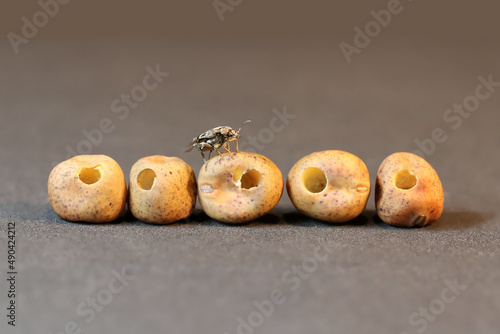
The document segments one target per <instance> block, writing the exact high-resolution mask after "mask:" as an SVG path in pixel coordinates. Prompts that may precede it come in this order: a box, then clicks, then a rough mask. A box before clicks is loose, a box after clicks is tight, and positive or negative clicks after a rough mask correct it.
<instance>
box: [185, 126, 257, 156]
mask: <svg viewBox="0 0 500 334" xmlns="http://www.w3.org/2000/svg"><path fill="white" fill-rule="evenodd" d="M249 122H250V120H248V121H245V122H244V123H243V124H242V125H241V126H240V128H239V129H238V131H235V130H233V128H231V127H230V126H226V125H223V126H217V127H215V128H212V129H210V130H208V131H205V132H203V133H202V134H200V135H199V136H198V137H195V138H193V140H192V141H191V143H190V144H189V145H188V146H186V149H185V152H190V151H191V150H192V149H193V148H197V149H198V151H200V153H201V156H202V157H203V160H205V162H206V161H207V160H206V159H205V154H204V153H203V152H206V151H209V154H208V159H210V156H211V155H212V152H213V151H214V150H215V151H216V152H217V153H219V155H220V154H221V153H220V152H219V148H221V147H222V148H223V149H224V150H226V152H228V153H229V152H231V151H230V149H229V142H232V141H236V151H238V152H239V149H238V139H239V138H240V134H239V133H240V131H241V128H242V127H243V125H245V124H246V123H249Z"/></svg>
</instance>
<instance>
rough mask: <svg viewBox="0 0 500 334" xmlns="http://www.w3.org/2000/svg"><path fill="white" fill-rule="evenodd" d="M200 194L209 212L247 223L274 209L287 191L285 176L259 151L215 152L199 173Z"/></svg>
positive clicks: (222, 219)
mask: <svg viewBox="0 0 500 334" xmlns="http://www.w3.org/2000/svg"><path fill="white" fill-rule="evenodd" d="M198 185H199V186H198V190H199V191H198V196H199V198H200V203H201V206H202V207H203V210H204V211H205V213H206V214H207V215H208V216H210V217H211V218H213V219H216V220H219V221H221V222H225V223H245V222H248V221H251V220H254V219H256V218H259V217H261V216H263V215H265V214H266V213H268V212H269V211H271V210H272V209H273V208H274V207H275V206H276V204H277V203H278V201H279V200H280V198H281V195H282V194H283V176H282V174H281V172H280V170H279V169H278V167H276V165H275V164H274V163H273V162H272V161H271V160H269V159H268V158H266V157H265V156H263V155H260V154H257V153H248V152H237V153H224V154H222V156H215V157H213V158H212V159H210V160H209V161H208V162H207V165H206V166H205V165H203V166H202V167H201V169H200V173H199V175H198Z"/></svg>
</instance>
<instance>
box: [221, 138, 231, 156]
mask: <svg viewBox="0 0 500 334" xmlns="http://www.w3.org/2000/svg"><path fill="white" fill-rule="evenodd" d="M222 148H223V149H225V150H226V152H227V153H231V150H230V149H229V148H230V147H229V142H228V141H227V142H225V143H224V145H222Z"/></svg>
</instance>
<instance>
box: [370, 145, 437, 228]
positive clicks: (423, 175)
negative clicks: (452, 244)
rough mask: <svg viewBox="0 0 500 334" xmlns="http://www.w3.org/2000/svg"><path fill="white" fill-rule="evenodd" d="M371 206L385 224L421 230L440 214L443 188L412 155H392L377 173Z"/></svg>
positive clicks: (420, 161) (427, 167)
mask: <svg viewBox="0 0 500 334" xmlns="http://www.w3.org/2000/svg"><path fill="white" fill-rule="evenodd" d="M375 205H376V208H377V214H378V216H379V217H380V219H382V221H384V222H385V223H387V224H390V225H393V226H404V227H414V226H425V225H428V224H430V223H432V222H434V221H436V220H438V219H439V217H440V216H441V214H442V212H443V207H444V193H443V186H442V184H441V181H440V180H439V176H438V174H437V173H436V171H435V170H434V168H432V166H431V165H430V164H429V163H428V162H427V161H425V160H424V159H422V158H421V157H419V156H418V155H415V154H412V153H406V152H400V153H394V154H392V155H390V156H388V157H387V158H386V159H385V160H384V161H383V162H382V164H381V165H380V168H379V170H378V173H377V183H376V186H375Z"/></svg>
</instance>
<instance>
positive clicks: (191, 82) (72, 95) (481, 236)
mask: <svg viewBox="0 0 500 334" xmlns="http://www.w3.org/2000/svg"><path fill="white" fill-rule="evenodd" d="M499 10H500V4H499V3H498V2H497V1H493V0H491V1H487V0H479V1H474V2H472V1H451V0H444V1H439V2H435V1H434V2H433V1H425V0H413V1H411V0H402V1H385V0H384V1H379V0H376V1H365V0H363V1H356V2H352V1H319V0H314V1H307V2H306V1H284V0H276V1H259V0H254V1H245V0H216V1H213V0H205V1H184V2H181V1H161V2H160V1H152V0H146V1H116V0H110V1H106V2H102V1H95V0H89V1H78V0H72V1H68V2H67V3H66V2H65V1H63V0H60V1H59V2H58V1H56V0H46V1H44V0H41V1H35V0H28V1H22V2H9V3H7V2H5V3H4V6H3V9H2V10H1V11H0V31H1V33H2V36H3V37H2V39H1V42H0V55H1V58H0V157H1V165H0V166H1V175H0V182H1V183H0V184H1V187H0V209H1V210H0V212H1V217H0V218H1V219H2V222H6V221H13V220H15V221H17V222H18V226H19V227H18V238H19V239H20V240H22V241H21V242H20V247H21V251H20V254H19V262H18V263H19V265H20V266H21V269H20V271H21V275H20V276H21V278H20V279H19V290H20V294H19V298H20V299H19V303H20V305H21V307H20V310H19V326H17V327H16V328H15V329H13V328H11V327H10V326H8V327H5V330H8V331H9V332H15V331H14V330H17V331H18V332H19V333H50V332H53V333H56V332H57V333H59V332H60V331H63V330H64V328H65V325H66V324H67V323H68V322H69V321H75V322H76V323H78V324H79V326H80V327H79V328H80V329H81V330H82V332H103V331H108V332H113V333H114V332H120V333H135V332H137V331H139V330H141V331H145V332H153V331H160V330H161V331H168V332H182V333H199V332H200V331H204V332H210V333H211V332H220V333H224V332H227V333H236V332H237V330H238V325H239V322H238V321H239V320H237V319H238V317H241V318H242V319H244V320H245V321H247V322H248V318H247V316H248V315H249V314H251V312H253V311H255V310H256V307H255V306H254V304H253V301H254V300H263V299H265V298H268V296H269V293H270V291H272V290H273V288H274V287H277V286H280V285H283V284H284V283H283V281H282V275H283V274H284V273H286V272H287V270H290V268H292V266H293V265H300V264H301V263H302V261H303V260H304V259H307V258H309V257H310V256H313V255H312V254H314V249H315V247H316V246H317V245H318V244H319V242H320V241H321V242H322V243H323V244H327V245H329V247H330V249H333V250H334V253H330V258H329V260H328V262H327V263H326V264H323V265H320V266H319V268H318V269H317V270H315V271H314V272H313V273H311V274H310V275H311V277H310V279H309V278H308V279H307V280H302V279H301V281H302V282H303V284H302V287H301V288H300V290H297V291H296V292H295V291H294V292H290V291H289V290H287V291H289V294H288V295H287V302H286V303H285V304H283V306H280V307H276V311H275V312H274V313H273V314H272V315H271V316H269V317H265V321H263V323H262V324H260V325H259V326H251V327H252V328H251V330H252V331H253V332H255V333H265V332H279V333H281V332H287V333H303V332H304V331H305V330H312V331H314V332H324V333H326V332H332V331H333V332H335V333H353V332H355V333H388V332H390V333H416V332H424V331H425V332H427V333H436V332H440V333H445V332H454V333H470V332H476V333H495V330H497V329H498V328H499V326H500V324H499V323H498V319H497V318H498V317H497V315H498V311H499V310H500V288H499V286H500V271H499V269H498V268H500V266H499V264H500V259H499V255H498V237H499V235H500V228H499V221H498V213H499V212H498V210H499V209H498V192H499V191H500V183H499V182H498V177H497V170H498V165H499V162H500V159H499V156H498V144H499V143H500V135H499V131H498V126H499V121H500V116H499V107H500V91H499V90H500V87H499V85H500V84H498V82H500V43H499V36H498V33H499V31H500V21H499V20H498V18H497V16H498V12H499ZM488 81H489V82H490V84H489V85H486V86H485V82H488ZM478 85H482V88H481V92H483V93H486V92H489V93H490V94H488V97H487V98H483V99H479V98H478V97H477V87H478ZM476 102H477V103H476ZM464 103H466V104H467V103H472V104H468V108H469V109H470V111H467V110H469V109H467V110H466V111H465V112H463V111H462V113H459V112H458V111H456V110H457V109H454V106H456V105H457V104H458V105H460V104H464ZM475 103H476V104H475ZM454 110H455V111H454ZM451 117H453V118H451ZM246 119H251V120H252V123H250V124H248V125H246V126H245V127H244V128H243V130H242V132H241V135H242V139H241V140H240V147H241V148H242V149H245V150H249V151H255V152H258V153H260V154H263V155H266V156H267V157H269V158H270V159H271V160H273V161H274V162H275V163H276V164H277V165H278V167H279V168H280V169H281V171H282V173H283V175H284V177H285V178H286V175H287V173H288V171H289V170H290V168H291V167H292V166H293V164H294V163H295V162H296V161H297V160H298V159H300V158H301V157H303V156H304V155H306V154H309V153H311V152H314V151H319V150H325V149H339V150H345V151H348V152H351V153H353V154H355V155H357V156H359V157H360V158H361V159H363V161H365V163H366V164H367V166H368V169H369V171H370V175H371V179H372V185H373V184H374V183H373V182H374V180H375V176H376V172H377V168H378V166H379V164H380V163H381V162H382V160H383V159H384V158H385V157H387V156H388V155H390V154H391V153H394V152H397V151H409V152H414V151H417V150H418V151H419V152H418V153H419V154H420V155H421V156H423V157H425V158H426V159H427V160H428V161H429V162H430V163H431V164H432V165H433V166H434V167H435V169H436V170H437V172H438V173H439V175H440V177H441V180H442V182H443V185H444V189H445V213H444V215H443V217H442V219H441V220H440V222H439V223H437V224H436V225H435V226H431V227H429V228H425V229H419V230H405V229H393V228H390V227H388V226H385V225H383V224H382V223H380V222H378V221H377V220H376V218H375V217H374V211H373V210H374V201H373V191H372V197H371V198H370V200H369V202H368V205H367V210H366V212H365V214H364V215H363V217H364V221H363V223H362V224H361V225H360V224H352V225H351V224H347V225H342V226H331V225H326V224H322V223H320V222H317V221H314V220H311V219H307V218H306V217H304V216H301V215H298V214H296V213H295V209H294V208H293V206H292V205H291V202H290V201H289V199H288V196H287V195H286V192H285V193H284V195H283V198H282V199H281V201H280V203H279V204H278V206H277V207H276V209H275V210H274V211H273V212H272V214H271V215H270V216H269V217H267V218H266V219H264V220H263V221H259V222H255V223H252V224H249V225H246V226H244V227H228V226H226V225H222V224H218V223H217V222H214V221H212V220H209V219H207V218H206V217H205V218H200V219H198V218H195V219H194V221H193V222H192V223H190V224H175V225H172V226H163V227H152V226H149V225H146V224H142V223H140V222H137V221H134V220H133V219H129V220H128V221H125V222H123V223H122V224H108V225H98V226H95V225H85V224H68V223H65V222H64V221H62V220H60V219H59V218H58V217H57V216H56V215H55V214H54V213H53V212H52V210H51V208H50V205H49V203H48V199H47V193H46V183H47V178H48V175H49V173H50V171H51V169H52V167H53V166H54V165H55V164H57V163H59V162H61V161H63V160H65V159H67V158H68V157H69V156H72V155H74V154H89V153H90V154H106V155H109V156H111V157H112V158H114V159H115V160H117V161H118V163H119V164H120V165H121V166H122V168H123V170H124V173H125V175H126V177H127V179H128V173H129V172H130V167H131V166H132V164H133V163H134V162H135V161H137V160H138V159H139V158H141V157H144V156H148V155H153V154H162V155H167V156H179V157H181V158H182V159H184V160H185V161H186V162H188V163H189V164H190V165H191V166H192V167H193V169H194V170H195V171H198V170H199V168H200V167H201V166H202V163H203V160H202V158H201V156H200V155H199V154H198V152H190V153H184V152H183V149H184V147H185V146H186V145H187V144H188V143H189V142H190V141H191V139H192V138H193V137H195V136H197V135H198V134H200V133H201V132H203V131H206V130H207V129H209V128H212V127H214V126H217V125H229V126H232V127H233V128H237V127H239V125H240V124H241V123H242V122H243V121H245V120H246ZM103 120H109V122H111V124H112V126H111V128H112V130H108V131H106V132H103V131H102V129H100V124H101V123H102V122H103ZM105 122H108V121H105ZM435 129H442V131H443V132H444V134H445V137H446V139H444V140H441V141H440V142H437V141H436V140H434V139H432V134H433V131H434V130H435ZM2 225H5V224H2ZM4 228H5V226H2V231H5V230H4ZM1 242H2V248H5V247H3V243H4V242H6V240H5V237H4V235H2V239H1ZM2 261H4V260H2ZM124 266H130V268H132V269H131V270H132V271H133V272H134V273H135V276H136V277H137V278H136V280H135V281H134V283H133V284H132V283H131V284H130V286H129V287H127V288H126V289H125V290H124V292H123V293H122V294H119V295H117V296H116V298H115V299H114V302H112V303H110V304H109V306H106V308H105V309H104V310H103V311H102V312H101V313H99V312H98V313H99V314H98V315H97V316H96V318H95V320H92V321H90V323H87V322H86V321H85V317H81V316H80V315H79V314H78V313H75V309H76V308H77V306H78V305H79V304H80V303H81V302H83V301H85V300H86V298H87V297H89V296H95V295H96V294H97V293H98V292H99V291H101V290H100V289H102V288H103V287H104V286H106V284H107V282H108V280H109V279H110V277H112V273H111V270H117V271H120V270H121V268H123V267H124ZM127 268H128V267H127ZM23 273H24V275H22V274H23ZM453 279H458V281H459V282H465V283H464V284H466V285H467V287H468V288H467V290H465V292H464V293H463V296H461V297H457V302H454V303H451V304H446V308H445V310H444V311H442V312H437V311H436V312H437V313H439V314H437V313H436V314H434V313H433V314H431V317H432V320H430V319H431V317H429V319H427V318H425V317H423V316H422V315H420V314H419V315H418V316H417V317H416V318H413V322H411V321H410V320H409V318H410V317H411V315H412V314H413V312H417V313H418V312H419V307H422V306H425V307H428V306H429V305H430V303H431V302H432V301H434V300H435V299H436V298H438V299H439V298H440V297H439V296H440V292H441V291H442V289H443V288H444V287H445V286H446V285H445V283H443V282H444V281H445V280H453ZM2 284H3V285H2ZM2 284H0V287H1V288H2V291H4V290H5V289H4V288H6V283H5V282H3V283H2ZM284 285H285V287H286V284H284ZM284 289H285V288H284ZM2 298H3V297H2ZM2 301H3V299H2ZM2 308H3V306H2ZM422 319H425V320H422ZM471 319H474V320H471ZM419 320H420V322H419ZM415 323H416V324H415ZM424 324H425V326H424ZM4 325H5V326H6V324H5V321H4V320H2V324H1V325H0V326H4ZM424 327H425V328H424ZM0 328H4V327H0ZM242 330H243V332H245V329H242ZM246 330H247V331H246V332H250V331H249V330H248V328H247V329H246ZM3 332H4V331H3V330H2V333H3ZM5 333H7V331H6V332H5Z"/></svg>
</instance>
